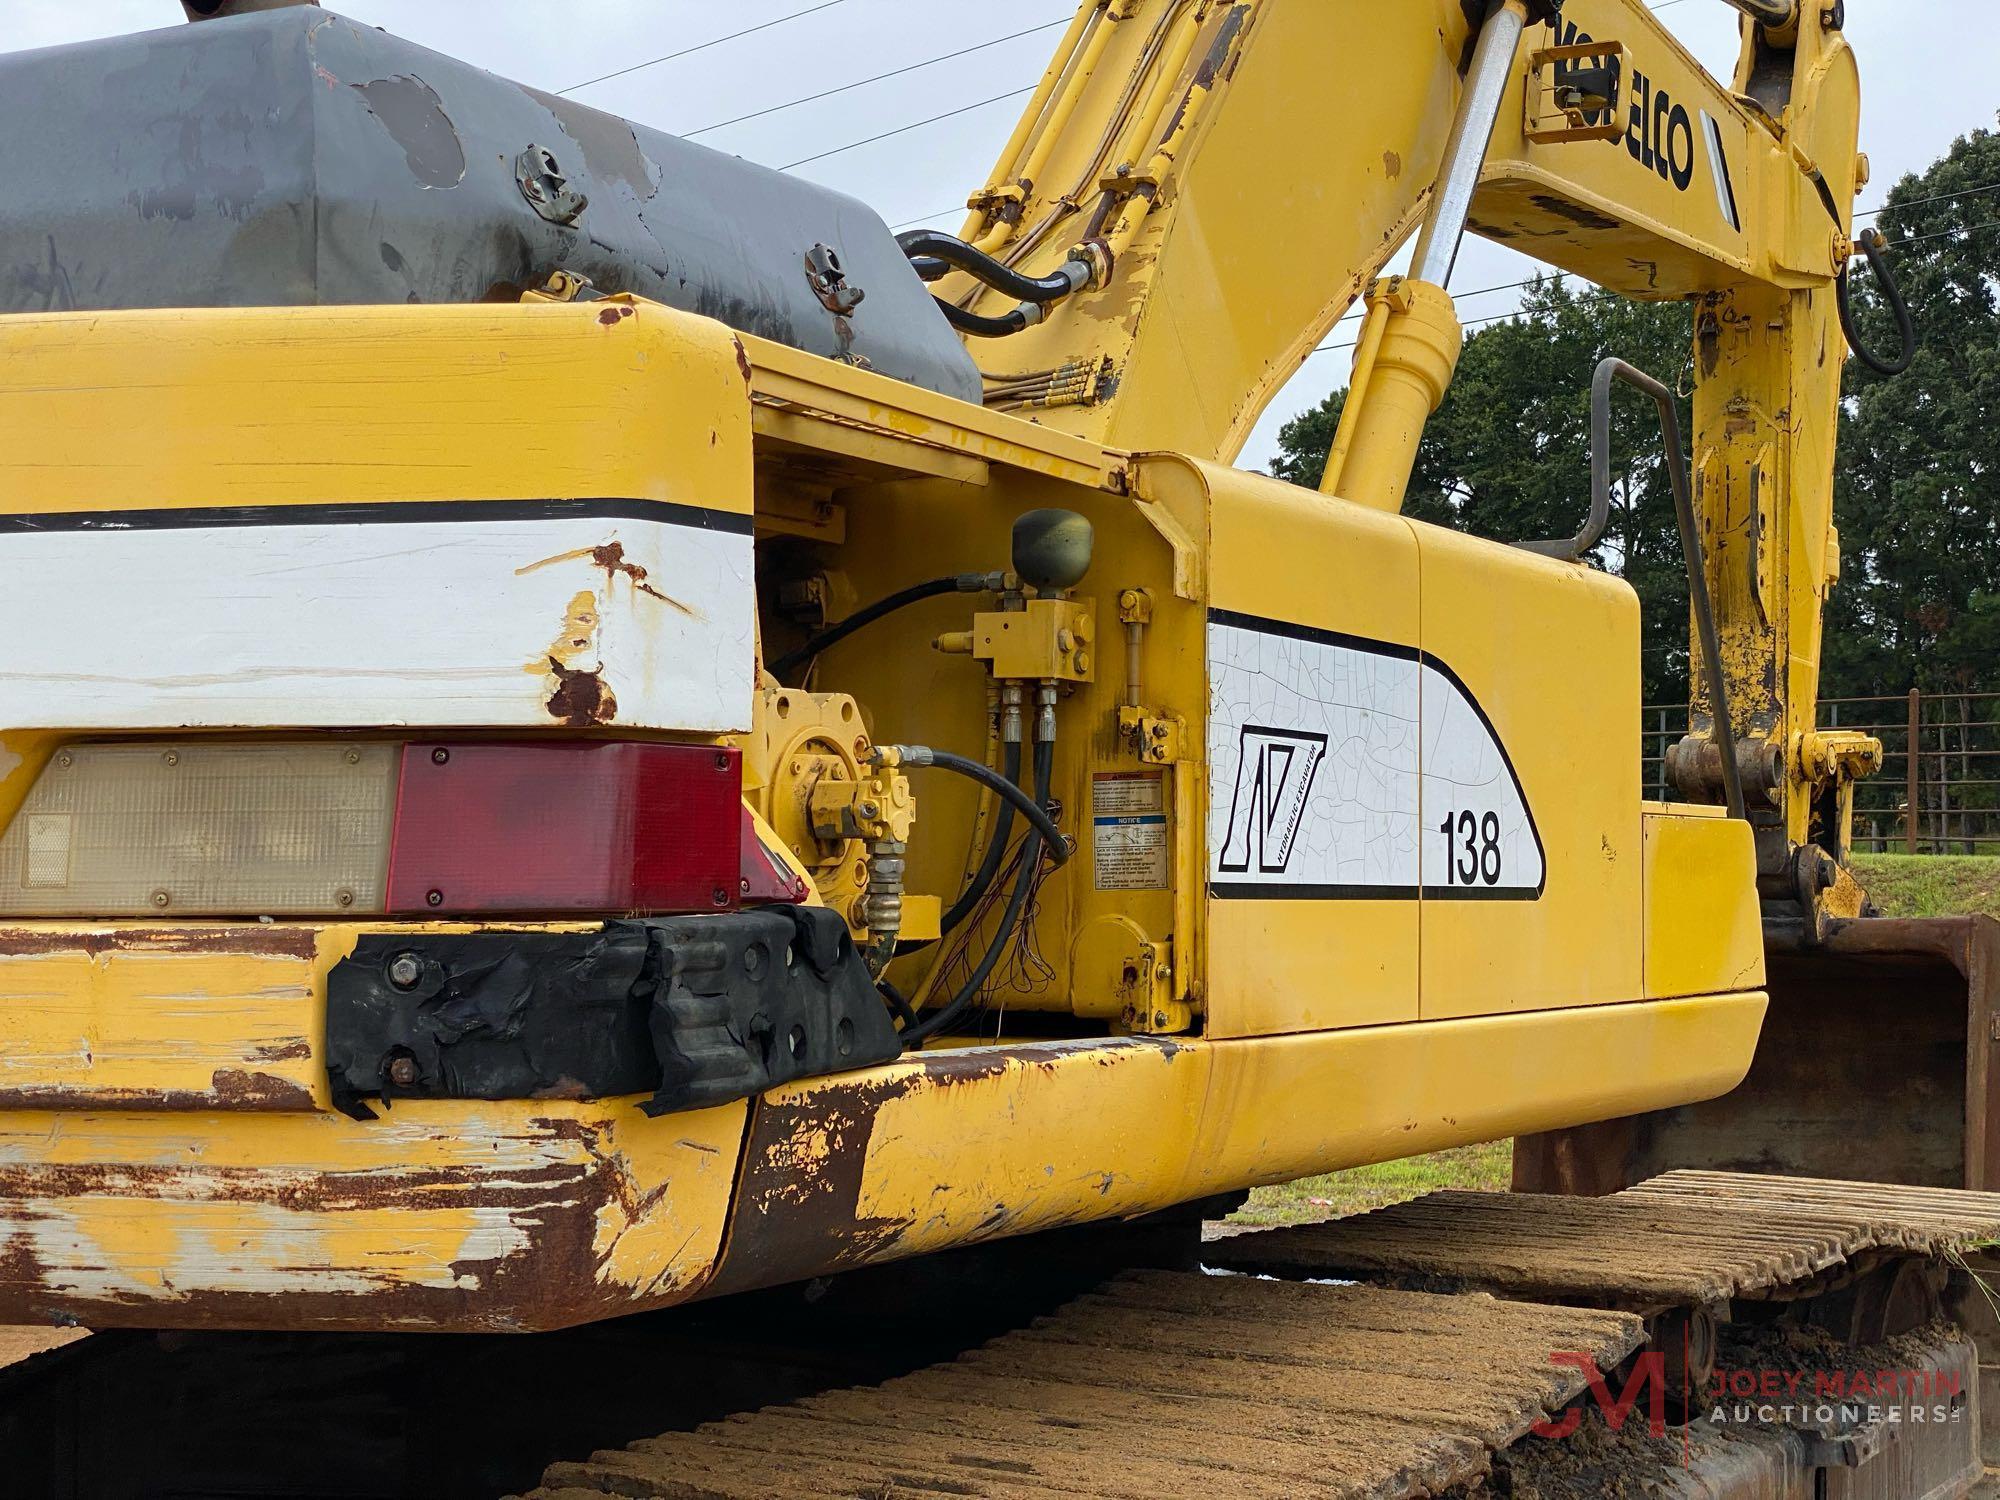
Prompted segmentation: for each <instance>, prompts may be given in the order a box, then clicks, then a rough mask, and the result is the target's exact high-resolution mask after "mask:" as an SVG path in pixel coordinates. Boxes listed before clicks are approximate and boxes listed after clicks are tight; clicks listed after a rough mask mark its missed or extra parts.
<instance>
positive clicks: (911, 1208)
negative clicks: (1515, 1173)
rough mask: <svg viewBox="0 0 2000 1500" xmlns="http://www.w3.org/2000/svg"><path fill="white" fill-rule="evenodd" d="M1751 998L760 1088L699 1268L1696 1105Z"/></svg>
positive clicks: (971, 1236)
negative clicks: (734, 1186)
mask: <svg viewBox="0 0 2000 1500" xmlns="http://www.w3.org/2000/svg"><path fill="white" fill-rule="evenodd" d="M1764 1008H1765V997H1764V996H1763V995H1762V994H1759V993H1754V992H1751V993H1744V994H1736V995H1727V996H1718V997H1712V998H1707V999H1696V1000H1677V1001H1666V1002H1660V1003H1652V1004H1648V1003H1638V1004H1629V1005H1607V1006H1596V1007H1589V1008H1580V1009H1574V1010H1563V1011H1548V1012H1542V1013H1538V1014H1534V1015H1522V1016H1494V1017H1482V1018H1478V1019H1473V1020H1463V1021H1446V1022H1437V1023H1422V1024H1416V1025H1399V1026H1372V1027H1355V1028H1350V1029H1347V1030H1342V1031H1327V1032H1319V1033H1314V1034H1307V1035H1301V1036H1285V1037H1266V1038H1259V1039H1256V1040H1245V1041H1230V1042H1197V1043H1192V1044H1187V1043H1179V1042H1175V1041H1171V1040H1167V1039H1164V1038H1162V1039H1156V1040H1155V1039H1145V1040H1142V1039H1128V1040H1122V1041H1120V1040H1114V1041H1106V1042H1074V1043H1043V1044H1037V1045H1029V1046H1021V1047H983V1048H970V1049H964V1050H959V1051H954V1052H941V1053H931V1054H928V1055H926V1056H924V1057H921V1058H913V1059H907V1060H905V1061H903V1062H900V1063H894V1064H891V1065H889V1066H887V1067H883V1068H874V1069H869V1070H867V1071H865V1072H862V1073H857V1074H852V1075H848V1076H845V1077H838V1078H822V1079H813V1080H808V1081H803V1082H800V1083H795V1084H787V1085H784V1086H783V1087H780V1088H778V1089H774V1090H772V1091H771V1093H769V1094H768V1095H766V1096H765V1098H764V1099H763V1100H761V1101H760V1102H759V1104H758V1106H757V1110H756V1113H755V1115H754V1117H753V1120H752V1123H751V1131H750V1142H749V1145H748V1146H747V1147H746V1150H745V1154H744V1165H743V1184H742V1188H741V1190H740V1192H739V1195H738V1200H737V1205H736V1209H735V1213H734V1216H733V1218H732V1220H731V1225H730V1234H729V1240H728V1245H727V1248H726V1249H725V1251H724V1256H723V1263H722V1266H721V1268H720V1270H719V1271H718V1273H717V1276H716V1279H715V1280H714V1281H713V1282H711V1283H710V1284H709V1285H708V1286H707V1287H705V1288H704V1294H709V1293H716V1292H723V1291H740V1290H744V1289H746V1288H749V1287H754V1286H767V1285H774V1284H777V1283H780V1282H785V1281H792V1280H797V1279H799V1278H801V1277H804V1276H809V1275H813V1274H815V1273H817V1272H824V1271H826V1270H828V1269H830V1268H839V1267H845V1266H855V1265H864V1264H868V1263H871V1262H876V1261H884V1260H894V1259H899V1258H901V1257H904V1256H910V1255H919V1254H924V1253H926V1252H929V1251H934V1250H941V1249H944V1248H947V1247H949V1246H951V1245H956V1244H964V1243H968V1242H975V1241H979V1240H984V1239H994V1238H999V1237H1001V1236H1003V1235H1009V1234H1021V1233H1025V1232H1028V1231H1030V1230H1037V1229H1048V1228H1052V1227H1055V1226H1058V1225H1063V1224H1072V1223H1080V1222H1084V1221H1087V1220H1094V1219H1107V1218H1116V1217H1120V1216H1125V1215H1131V1214H1139V1213H1145V1212H1148V1211H1150V1210H1154V1209H1160V1208H1167V1207H1170V1206H1172V1205H1174V1204H1176V1203H1182V1202H1187V1201H1189V1200H1192V1199H1195V1198H1200V1197H1204V1196H1208V1195H1211V1194H1215V1193H1221V1192H1227V1191H1231V1190H1234V1189H1238V1188H1245V1187H1250V1186H1253V1185H1256V1184H1259V1183H1268V1182H1281V1181H1286V1180H1289V1179H1292V1178H1296V1177H1300V1176H1303V1175H1306V1174H1309V1173H1314V1172H1325V1171H1332V1170H1335V1169H1337V1168H1342V1167H1350V1166H1356V1165H1360V1164H1362V1163H1366V1162H1375V1161H1384V1160H1389V1159H1391V1158H1396V1157H1403V1156H1410V1155H1414V1154H1416V1153H1419V1152H1425V1151H1435V1150H1438V1149H1441V1148H1443V1147H1447V1146H1454V1145H1463V1144H1466V1143H1469V1142H1473V1141H1485V1140H1493V1139H1497V1138H1499V1137H1502V1136H1507V1135H1512V1134H1515V1133H1517V1132H1522V1131H1535V1130H1545V1129H1549V1128H1552V1127H1554V1126H1558V1125H1565V1124H1576V1123H1580V1122H1583V1121H1588V1120H1598V1119H1605V1118H1610V1117H1614V1116H1619V1115H1625V1114H1630V1113H1635V1112H1638V1111H1643V1110H1649V1109H1658V1108H1662V1107H1665V1106H1669V1105H1673V1104H1680V1103H1690V1102H1694V1101H1696V1100H1700V1099H1708V1098H1713V1097H1714V1096H1716V1095H1718V1094H1721V1093H1724V1092H1726V1091H1727V1090H1729V1089H1730V1088H1733V1087H1734V1086H1735V1085H1736V1084H1737V1083H1738V1082H1740V1081H1741V1079H1742V1077H1743V1075H1744V1073H1745V1072H1746V1071H1747V1070H1748V1068H1749V1066H1750V1057H1751V1054H1752V1052H1753V1051H1754V1050H1755V1048H1756V1044H1757V1031H1758V1027H1759V1025H1760V1024H1761V1022H1762V1020H1763V1016H1764Z"/></svg>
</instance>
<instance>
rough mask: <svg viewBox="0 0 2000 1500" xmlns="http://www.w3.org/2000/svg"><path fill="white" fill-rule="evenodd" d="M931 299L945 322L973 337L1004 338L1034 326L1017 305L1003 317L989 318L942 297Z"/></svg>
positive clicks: (1030, 304) (1032, 304) (1031, 304)
mask: <svg viewBox="0 0 2000 1500" xmlns="http://www.w3.org/2000/svg"><path fill="white" fill-rule="evenodd" d="M931 301H933V302H935V303H936V304H937V308H938V311H939V312H941V313H943V314H944V320H945V322H947V323H949V324H951V326H952V327H954V328H956V329H957V330H958V331H959V332H960V333H969V334H971V335H972V336H973V337H974V338H980V339H1004V338H1006V337H1007V336H1008V335H1009V334H1015V333H1019V332H1020V331H1021V330H1022V329H1024V328H1031V327H1033V326H1034V325H1033V324H1031V323H1030V322H1029V321H1028V315H1027V314H1026V313H1025V312H1023V311H1022V310H1021V309H1020V308H1018V307H1017V308H1015V309H1014V310H1013V311H1012V312H1010V313H1008V314H1006V315H1005V316H1004V317H998V318H989V317H987V316H985V315H984V314H983V313H975V312H967V311H966V310H965V309H964V308H962V307H954V306H952V305H951V303H949V302H947V301H945V300H944V298H942V297H933V298H931ZM1025 305H1027V306H1037V307H1038V304H1034V303H1029V304H1025Z"/></svg>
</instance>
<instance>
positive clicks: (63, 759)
mask: <svg viewBox="0 0 2000 1500" xmlns="http://www.w3.org/2000/svg"><path fill="white" fill-rule="evenodd" d="M75 763H76V757H75V756H73V755H71V754H70V753H69V751H67V750H65V751H63V753H62V754H61V755H58V756H57V757H56V764H57V765H59V766H63V767H68V766H71V765H74V764H75Z"/></svg>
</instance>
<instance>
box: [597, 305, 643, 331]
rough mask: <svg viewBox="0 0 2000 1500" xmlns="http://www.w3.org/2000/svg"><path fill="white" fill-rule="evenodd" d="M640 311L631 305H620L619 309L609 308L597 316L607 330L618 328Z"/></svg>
mask: <svg viewBox="0 0 2000 1500" xmlns="http://www.w3.org/2000/svg"><path fill="white" fill-rule="evenodd" d="M637 311H638V309H637V308H635V307H633V306H632V305H631V304H630V303H620V304H619V305H618V306H617V307H607V308H605V309H603V310H602V311H601V312H599V313H598V315H597V321H598V322H600V323H602V324H603V325H604V326H605V327H606V328H616V327H617V326H618V325H619V323H620V322H622V321H623V320H625V319H626V318H629V317H631V316H632V315H633V314H634V313H636V312H637Z"/></svg>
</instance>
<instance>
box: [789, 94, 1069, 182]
mask: <svg viewBox="0 0 2000 1500" xmlns="http://www.w3.org/2000/svg"><path fill="white" fill-rule="evenodd" d="M1034 91H1035V86H1034V85H1033V84H1029V85H1028V87H1026V88H1024V89H1014V90H1012V91H1011V92H1009V93H1005V94H995V95H994V96H993V97H992V98H991V99H981V100H978V101H977V102H975V103H972V104H961V105H960V106H959V107H958V108H957V109H948V110H946V111H945V112H944V113H943V114H941V115H932V116H931V117H930V118H929V119H927V120H912V121H911V122H910V123H909V124H907V125H898V126H897V127H896V128H895V129H894V130H884V131H882V132H881V133H880V134H878V135H868V136H863V137H862V138H861V139H860V140H858V141H849V142H848V143H847V144H846V145H845V146H835V147H833V148H832V149H831V150H828V151H819V152H815V153H814V154H813V155H811V156H801V157H800V158H799V159H798V160H797V161H788V162H786V163H785V164H784V165H783V166H781V167H779V168H778V170H779V171H780V172H789V171H791V170H792V168H794V167H803V166H805V165H806V164H807V163H808V162H815V161H825V160H826V159H827V158H828V157H829V156H838V155H840V154H841V152H843V151H852V150H854V148H855V147H857V146H872V145H874V144H875V142H877V141H886V140H888V139H889V137H890V136H892V135H906V134H908V133H909V132H910V131H912V130H922V129H923V128H924V127H925V126H926V125H935V124H937V122H938V121H940V120H949V119H951V118H952V117H953V116H954V115H965V114H970V113H972V111H973V110H975V109H984V108H986V106H987V105H989V104H999V103H1002V102H1003V101H1005V100H1008V99H1018V98H1020V97H1021V96H1022V95H1023V94H1032V93H1034Z"/></svg>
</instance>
